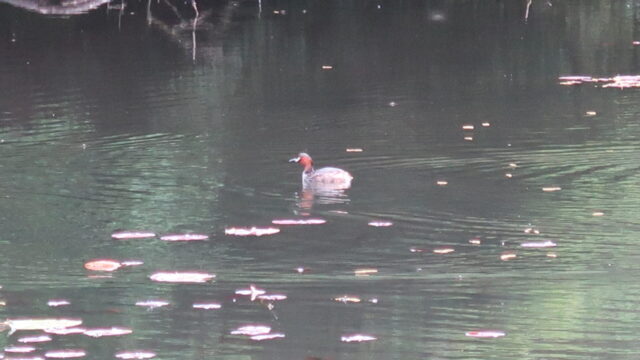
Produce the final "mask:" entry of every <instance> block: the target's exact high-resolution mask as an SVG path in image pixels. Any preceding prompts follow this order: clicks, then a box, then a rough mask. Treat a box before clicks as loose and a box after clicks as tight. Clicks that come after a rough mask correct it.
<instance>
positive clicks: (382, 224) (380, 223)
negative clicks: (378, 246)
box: [368, 221, 393, 227]
mask: <svg viewBox="0 0 640 360" xmlns="http://www.w3.org/2000/svg"><path fill="white" fill-rule="evenodd" d="M368 225H369V226H373V227H389V226H393V223H392V222H391V221H369V223H368Z"/></svg>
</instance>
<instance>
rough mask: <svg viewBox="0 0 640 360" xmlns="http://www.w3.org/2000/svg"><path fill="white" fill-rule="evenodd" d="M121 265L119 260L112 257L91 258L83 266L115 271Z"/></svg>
mask: <svg viewBox="0 0 640 360" xmlns="http://www.w3.org/2000/svg"><path fill="white" fill-rule="evenodd" d="M121 266H122V264H121V263H120V262H119V261H117V260H113V259H97V260H91V261H89V262H86V263H85V264H84V268H85V269H87V270H91V271H116V270H118V269H120V267H121Z"/></svg>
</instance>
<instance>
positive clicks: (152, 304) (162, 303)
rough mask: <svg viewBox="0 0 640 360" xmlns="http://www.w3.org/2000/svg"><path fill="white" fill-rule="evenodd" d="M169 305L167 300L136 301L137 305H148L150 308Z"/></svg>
mask: <svg viewBox="0 0 640 360" xmlns="http://www.w3.org/2000/svg"><path fill="white" fill-rule="evenodd" d="M167 305H169V302H168V301H165V300H145V301H138V302H136V306H142V307H148V308H158V307H163V306H167Z"/></svg>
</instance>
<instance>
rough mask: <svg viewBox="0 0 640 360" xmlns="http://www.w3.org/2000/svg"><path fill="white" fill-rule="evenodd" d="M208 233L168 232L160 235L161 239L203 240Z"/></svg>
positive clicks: (206, 238) (207, 237) (207, 236)
mask: <svg viewBox="0 0 640 360" xmlns="http://www.w3.org/2000/svg"><path fill="white" fill-rule="evenodd" d="M208 239H209V235H205V234H169V235H163V236H161V237H160V240H162V241H204V240H208Z"/></svg>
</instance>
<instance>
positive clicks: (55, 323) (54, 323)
mask: <svg viewBox="0 0 640 360" xmlns="http://www.w3.org/2000/svg"><path fill="white" fill-rule="evenodd" d="M3 324H5V325H7V326H9V327H10V328H11V332H14V331H17V330H46V329H63V328H70V327H74V326H78V325H80V324H82V320H81V319H66V318H40V319H39V318H26V319H7V320H6V321H5V322H4V323H3Z"/></svg>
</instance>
